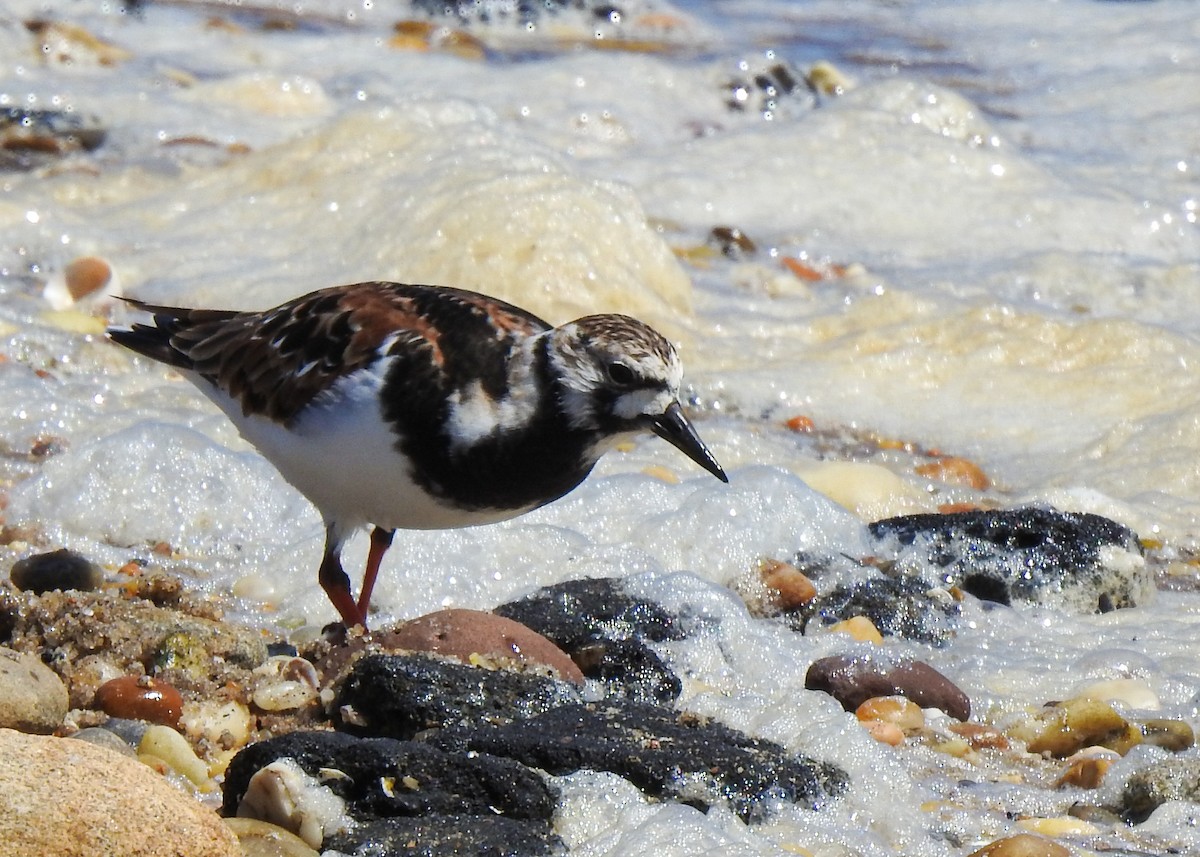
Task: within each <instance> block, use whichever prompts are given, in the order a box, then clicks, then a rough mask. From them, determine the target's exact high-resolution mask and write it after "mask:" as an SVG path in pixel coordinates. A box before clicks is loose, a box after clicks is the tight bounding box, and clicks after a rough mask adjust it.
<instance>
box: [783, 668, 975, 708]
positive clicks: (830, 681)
mask: <svg viewBox="0 0 1200 857" xmlns="http://www.w3.org/2000/svg"><path fill="white" fill-rule="evenodd" d="M804 686H805V687H806V688H808V689H809V690H819V691H823V692H825V693H828V694H829V695H830V696H832V697H833V698H834V699H836V700H837V701H838V702H840V703H841V704H842V707H843V708H845V709H846V710H847V711H854V710H855V709H857V708H858V707H859V706H860V705H862V704H863V703H864V702H866V701H867V700H868V699H870V698H871V697H874V696H903V697H905V698H907V699H911V700H912V701H913V702H915V703H917V705H919V706H921V707H922V708H940V709H941V710H942V711H944V712H946V713H947V714H949V715H950V716H951V717H955V718H957V719H959V720H967V719H969V718H970V716H971V700H970V699H968V698H967V695H966V694H965V693H963V692H962V691H961V690H960V689H959V688H958V687H957V685H955V684H954V682H952V681H950V679H948V678H946V677H945V676H944V675H942V674H941V673H939V672H938V671H937V670H935V669H934V668H933V667H931V666H929V664H927V663H924V662H922V661H915V660H911V659H908V658H899V659H897V660H894V661H893V660H888V659H887V658H884V657H878V658H874V657H862V656H858V657H856V656H851V655H832V656H830V657H827V658H820V659H819V660H817V661H814V662H813V664H812V666H810V667H809V668H808V674H807V675H806V676H805V678H804Z"/></svg>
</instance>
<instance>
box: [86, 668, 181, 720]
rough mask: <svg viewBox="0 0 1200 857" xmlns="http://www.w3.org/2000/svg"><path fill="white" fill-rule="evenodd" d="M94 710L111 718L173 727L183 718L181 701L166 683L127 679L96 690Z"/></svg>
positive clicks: (147, 679) (141, 677) (124, 678)
mask: <svg viewBox="0 0 1200 857" xmlns="http://www.w3.org/2000/svg"><path fill="white" fill-rule="evenodd" d="M96 707H97V708H99V709H100V710H101V711H103V712H104V713H105V714H109V715H111V716H113V717H123V718H129V719H132V720H147V721H149V722H151V723H161V724H164V725H166V726H175V725H176V724H178V723H179V718H180V717H182V716H183V697H182V696H180V694H179V691H177V690H176V689H175V688H174V687H172V686H171V685H169V684H167V683H166V682H165V681H159V680H158V679H153V678H150V677H149V676H134V675H126V676H121V677H120V678H114V679H112V680H111V681H106V682H105V683H104V684H102V685H100V687H99V688H97V689H96Z"/></svg>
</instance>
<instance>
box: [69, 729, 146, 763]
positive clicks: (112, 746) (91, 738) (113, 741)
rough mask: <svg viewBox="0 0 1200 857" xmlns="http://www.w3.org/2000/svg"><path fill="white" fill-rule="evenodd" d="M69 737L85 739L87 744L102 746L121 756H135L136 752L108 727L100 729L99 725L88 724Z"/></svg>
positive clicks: (134, 757) (132, 757) (133, 757)
mask: <svg viewBox="0 0 1200 857" xmlns="http://www.w3.org/2000/svg"><path fill="white" fill-rule="evenodd" d="M71 738H73V739H75V740H76V741H86V742H87V743H89V744H94V745H95V746H97V747H103V748H105V749H106V750H112V751H113V752H114V753H120V754H121V755H122V756H128V757H129V758H131V759H136V758H137V752H136V751H134V749H133V748H132V747H130V746H129V744H128V743H126V742H125V741H124V740H123V739H122V738H121V736H120V735H118V734H117V733H116V732H113V731H111V730H109V729H102V728H100V727H99V726H89V727H88V728H87V729H80V730H79V731H78V732H76V733H75V734H74V735H72V736H71Z"/></svg>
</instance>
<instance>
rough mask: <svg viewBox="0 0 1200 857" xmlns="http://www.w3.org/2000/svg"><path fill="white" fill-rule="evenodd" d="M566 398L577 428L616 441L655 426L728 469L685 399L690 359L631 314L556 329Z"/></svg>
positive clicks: (708, 463) (553, 339)
mask: <svg viewBox="0 0 1200 857" xmlns="http://www.w3.org/2000/svg"><path fill="white" fill-rule="evenodd" d="M548 335H549V337H550V342H549V345H550V347H549V355H550V363H551V369H552V371H553V373H554V375H555V377H556V378H557V379H558V382H559V406H560V407H561V409H562V412H563V414H564V415H565V416H566V418H567V421H568V423H569V424H570V426H571V427H572V428H574V429H577V430H581V431H586V432H592V433H595V434H596V435H597V436H598V437H599V438H600V439H601V441H602V442H605V443H611V442H612V441H615V440H617V439H618V438H619V437H620V436H621V435H624V434H630V433H634V432H640V431H645V430H650V431H653V432H654V433H655V434H657V435H658V436H659V437H661V438H663V439H664V440H666V441H668V442H669V443H671V444H672V445H673V446H675V447H676V448H678V449H680V450H681V451H682V452H683V453H684V454H685V455H687V456H688V457H689V458H690V459H692V460H693V461H694V462H696V463H697V464H699V465H700V466H701V467H703V468H704V469H705V470H707V471H708V472H709V473H711V474H713V475H714V476H716V477H717V478H718V479H721V480H722V481H725V482H728V481H729V480H728V478H727V477H726V476H725V471H723V470H722V469H721V465H719V464H718V463H717V460H716V459H715V458H714V457H713V454H712V453H711V452H709V450H708V447H707V446H705V445H704V442H703V441H702V440H700V437H699V435H697V434H696V430H695V429H694V428H692V424H691V423H690V422H689V421H688V419H687V417H686V416H685V415H684V413H683V409H682V407H681V406H680V404H679V390H680V387H681V386H682V384H683V365H682V364H681V363H680V361H679V354H678V352H677V351H676V350H675V347H674V346H673V345H671V343H670V342H668V341H667V339H666V338H665V337H663V336H662V335H661V334H660V333H658V332H657V331H655V330H654V329H652V328H650V327H648V326H647V325H645V324H643V323H642V322H640V321H637V320H636V319H633V318H630V317H629V316H625V315H615V314H608V315H589V316H586V317H584V318H581V319H577V320H576V321H572V322H570V323H568V324H564V325H562V326H560V327H556V328H554V330H552V331H550V332H549V334H548Z"/></svg>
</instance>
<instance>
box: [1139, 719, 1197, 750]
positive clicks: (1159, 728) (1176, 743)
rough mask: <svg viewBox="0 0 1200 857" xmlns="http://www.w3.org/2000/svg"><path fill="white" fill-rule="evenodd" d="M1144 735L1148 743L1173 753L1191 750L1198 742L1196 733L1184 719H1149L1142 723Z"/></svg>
mask: <svg viewBox="0 0 1200 857" xmlns="http://www.w3.org/2000/svg"><path fill="white" fill-rule="evenodd" d="M1142 735H1143V739H1144V740H1145V742H1146V743H1147V744H1153V745H1154V746H1155V747H1162V748H1163V749H1164V750H1170V751H1171V752H1172V753H1182V752H1183V751H1184V750H1190V749H1191V748H1192V745H1194V744H1195V743H1196V733H1195V732H1194V731H1193V730H1192V727H1191V726H1190V725H1189V724H1188V723H1185V722H1184V721H1182V720H1147V721H1146V722H1144V723H1143V724H1142Z"/></svg>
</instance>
